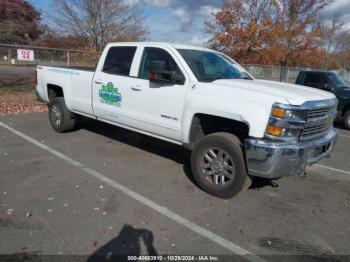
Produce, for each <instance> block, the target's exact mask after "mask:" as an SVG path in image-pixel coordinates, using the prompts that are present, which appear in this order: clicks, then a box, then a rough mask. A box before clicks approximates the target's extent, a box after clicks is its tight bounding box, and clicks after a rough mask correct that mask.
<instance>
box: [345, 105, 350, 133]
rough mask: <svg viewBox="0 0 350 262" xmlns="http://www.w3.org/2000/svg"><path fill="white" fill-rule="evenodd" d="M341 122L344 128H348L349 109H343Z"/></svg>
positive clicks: (349, 127) (349, 128) (349, 122)
mask: <svg viewBox="0 0 350 262" xmlns="http://www.w3.org/2000/svg"><path fill="white" fill-rule="evenodd" d="M343 123H344V126H345V128H346V129H348V130H350V109H348V110H347V111H345V113H344V115H343Z"/></svg>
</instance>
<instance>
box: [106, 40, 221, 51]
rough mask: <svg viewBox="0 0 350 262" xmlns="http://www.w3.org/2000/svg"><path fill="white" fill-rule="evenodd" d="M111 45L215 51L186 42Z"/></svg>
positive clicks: (115, 43) (120, 43) (118, 43)
mask: <svg viewBox="0 0 350 262" xmlns="http://www.w3.org/2000/svg"><path fill="white" fill-rule="evenodd" d="M110 45H134V46H135V45H158V46H164V47H165V46H168V47H173V48H175V49H191V50H201V51H214V50H212V49H209V48H206V47H201V46H195V45H186V44H178V43H167V42H113V43H110Z"/></svg>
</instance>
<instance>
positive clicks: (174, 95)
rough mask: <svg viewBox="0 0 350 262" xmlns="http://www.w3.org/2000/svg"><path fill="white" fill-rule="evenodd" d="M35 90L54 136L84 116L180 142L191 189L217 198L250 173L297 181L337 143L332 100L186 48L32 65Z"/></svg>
mask: <svg viewBox="0 0 350 262" xmlns="http://www.w3.org/2000/svg"><path fill="white" fill-rule="evenodd" d="M36 91H37V95H38V98H39V99H41V100H44V101H46V102H48V104H49V119H50V123H51V125H52V127H53V128H54V130H56V131H58V132H66V131H70V130H73V128H74V126H75V124H76V119H77V118H78V117H79V116H86V117H90V118H93V119H97V120H100V121H103V122H107V123H110V124H112V125H117V126H120V127H123V128H127V129H130V130H133V131H136V132H140V133H142V134H146V135H149V136H153V137H156V138H159V139H162V140H166V141H169V142H172V143H175V144H179V145H183V146H185V147H186V148H188V149H190V150H191V151H192V155H191V165H192V173H193V176H194V178H195V180H196V182H197V183H198V185H199V186H200V187H201V188H202V189H203V190H205V191H206V192H208V193H210V194H212V195H215V196H217V197H221V198H230V197H232V196H234V195H236V194H237V193H238V192H240V191H241V190H242V189H243V188H244V187H245V186H246V185H247V183H246V181H250V179H248V178H249V177H254V176H259V177H265V178H270V179H277V178H281V177H284V176H291V175H303V174H304V173H305V167H306V165H311V164H313V163H316V162H317V161H319V160H320V159H322V158H325V157H326V156H328V155H329V153H330V152H331V150H332V148H333V146H334V143H335V141H336V138H337V133H336V131H335V129H334V128H333V126H332V123H333V120H334V118H335V116H336V106H337V100H336V98H335V97H334V95H333V94H331V93H328V92H324V91H321V90H315V89H312V88H308V87H304V86H299V85H293V84H286V83H279V82H274V81H265V80H256V79H254V78H253V76H251V75H250V74H249V73H248V72H247V71H245V70H244V69H243V68H242V67H241V66H240V65H239V64H237V63H236V62H235V61H233V60H232V59H231V58H229V57H227V56H226V55H224V54H222V53H219V52H216V51H213V50H210V49H206V48H199V47H194V46H186V45H177V44H166V43H111V44H109V45H108V46H107V47H106V48H105V50H104V51H103V53H102V56H101V58H100V61H99V63H98V65H97V68H96V69H92V70H89V69H83V68H81V69H79V68H69V67H48V66H38V67H37V86H36Z"/></svg>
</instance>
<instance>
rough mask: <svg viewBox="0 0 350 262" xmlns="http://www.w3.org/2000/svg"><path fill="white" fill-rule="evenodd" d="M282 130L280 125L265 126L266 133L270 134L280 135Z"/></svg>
mask: <svg viewBox="0 0 350 262" xmlns="http://www.w3.org/2000/svg"><path fill="white" fill-rule="evenodd" d="M282 132H283V129H282V127H279V126H273V125H269V126H268V127H267V133H268V134H269V135H271V136H281V135H282Z"/></svg>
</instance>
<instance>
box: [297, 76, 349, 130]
mask: <svg viewBox="0 0 350 262" xmlns="http://www.w3.org/2000/svg"><path fill="white" fill-rule="evenodd" d="M295 83H296V84H298V85H304V86H310V87H314V88H318V89H321V90H325V91H328V92H331V93H333V94H334V95H335V96H336V97H337V99H338V101H339V103H338V116H339V118H340V119H341V120H342V121H343V123H344V125H345V127H346V128H347V129H350V85H349V84H347V83H346V82H345V81H344V80H343V79H341V78H340V77H339V76H338V74H337V73H335V72H329V71H301V72H299V75H298V78H297V80H296V82H295Z"/></svg>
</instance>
